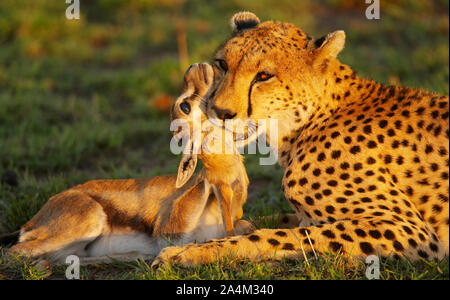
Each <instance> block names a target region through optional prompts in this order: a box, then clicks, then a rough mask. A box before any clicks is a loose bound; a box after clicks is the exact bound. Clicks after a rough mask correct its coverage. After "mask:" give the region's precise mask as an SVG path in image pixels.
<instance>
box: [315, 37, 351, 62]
mask: <svg viewBox="0 0 450 300" xmlns="http://www.w3.org/2000/svg"><path fill="white" fill-rule="evenodd" d="M344 45H345V32H344V31H343V30H338V31H335V32H332V33H329V34H327V36H324V37H321V38H320V39H317V40H315V41H314V46H315V47H316V49H315V50H314V52H316V53H317V54H318V56H319V57H320V58H322V59H327V58H336V57H337V56H338V54H339V53H340V52H341V51H342V49H344Z"/></svg>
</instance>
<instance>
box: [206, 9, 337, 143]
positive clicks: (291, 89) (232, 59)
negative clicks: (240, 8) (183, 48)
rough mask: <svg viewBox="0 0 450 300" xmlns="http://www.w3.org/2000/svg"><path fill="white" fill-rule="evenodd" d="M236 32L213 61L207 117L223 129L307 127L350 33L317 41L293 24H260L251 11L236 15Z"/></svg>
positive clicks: (234, 22)
mask: <svg viewBox="0 0 450 300" xmlns="http://www.w3.org/2000/svg"><path fill="white" fill-rule="evenodd" d="M231 27H232V31H233V33H232V36H231V37H230V38H229V39H228V40H227V41H226V42H225V43H224V44H223V46H222V47H221V48H220V49H219V50H218V51H217V53H216V55H215V57H214V73H215V80H214V86H213V88H211V89H210V95H209V96H208V97H209V101H208V104H207V108H206V111H207V115H208V117H209V118H210V119H214V120H215V122H216V124H218V125H222V126H223V125H224V124H225V121H226V120H229V119H233V120H234V119H239V120H240V121H243V122H244V123H246V122H248V121H250V120H252V121H254V123H256V121H257V120H259V119H266V120H268V119H278V126H279V127H283V126H288V125H286V124H285V123H286V122H291V121H292V120H296V121H297V122H299V123H301V122H305V121H306V119H307V118H308V114H310V113H311V111H312V110H313V109H314V106H316V105H318V103H317V102H318V101H320V100H319V99H318V98H319V97H315V96H318V95H320V93H321V90H323V86H322V83H323V72H324V71H323V70H324V69H326V65H328V64H329V63H331V62H332V61H333V60H336V56H337V55H338V53H339V52H340V51H341V50H342V49H343V47H344V43H345V33H344V32H343V31H336V32H333V33H330V34H328V35H326V36H325V37H323V38H320V39H316V40H314V39H312V38H310V37H309V36H308V35H307V34H305V33H304V32H303V31H302V30H301V29H300V28H298V27H296V26H294V25H292V24H288V23H281V22H273V21H267V22H263V23H261V22H260V21H259V19H258V17H257V16H256V15H254V14H253V13H250V12H241V13H237V14H236V15H234V16H233V17H232V19H231ZM300 126H301V124H299V126H298V127H297V128H299V127H300ZM262 132H264V129H263V131H262ZM247 140H248V135H247Z"/></svg>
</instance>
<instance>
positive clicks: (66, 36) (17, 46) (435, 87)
mask: <svg viewBox="0 0 450 300" xmlns="http://www.w3.org/2000/svg"><path fill="white" fill-rule="evenodd" d="M361 3H363V2H362V1H352V0H345V1H339V0H327V1H313V0H309V1H289V0H259V1H256V0H255V1H245V0H230V1H228V0H227V1H214V2H211V1H206V0H192V1H183V0H170V1H156V0H147V1H127V0H115V1H107V0H98V1H83V2H82V7H81V13H82V19H81V20H79V21H67V20H66V19H65V18H64V12H65V8H66V5H65V3H64V1H52V0H41V1H38V2H36V1H31V2H30V1H26V0H19V1H17V0H2V1H1V2H0V177H2V178H3V179H2V180H1V183H0V234H2V233H6V232H10V231H13V230H17V229H18V228H20V226H21V225H23V224H24V223H25V222H26V221H27V220H28V219H30V218H31V217H32V216H33V215H34V214H35V213H36V212H37V211H38V210H39V208H40V207H41V206H42V205H43V204H44V203H45V201H47V199H48V198H49V197H50V196H52V195H54V194H56V193H58V192H60V191H62V190H64V189H67V188H69V187H71V186H74V185H76V184H79V183H82V182H84V181H87V180H91V179H96V178H132V177H133V178H139V177H140V178H142V177H149V176H155V175H161V174H169V173H175V172H176V169H177V163H178V159H179V158H178V157H176V156H175V155H172V154H171V153H170V150H169V146H168V145H169V141H170V136H171V133H170V131H169V120H168V112H167V111H166V110H164V109H161V108H158V99H160V97H161V96H164V95H169V96H170V97H172V98H173V97H176V95H177V94H178V93H179V91H180V89H181V85H182V74H183V71H184V69H183V68H184V66H180V62H179V59H178V48H177V43H176V38H175V36H176V24H177V22H179V21H180V20H183V21H184V22H185V24H186V28H185V32H186V36H187V46H188V50H189V63H193V62H198V61H209V60H210V58H211V57H212V55H213V53H214V51H215V49H217V47H218V46H219V45H220V43H221V42H222V41H223V40H224V39H225V38H226V37H227V36H228V34H229V25H228V20H229V18H230V17H231V15H232V14H233V13H235V12H237V11H241V10H250V11H253V12H255V13H256V14H257V15H258V16H259V17H260V18H261V19H262V20H267V19H276V20H282V21H288V22H292V23H294V24H296V25H298V26H300V27H302V28H303V29H304V30H305V31H306V32H308V33H310V34H311V35H312V36H314V37H320V36H322V35H324V34H327V33H328V32H330V31H333V30H337V29H343V30H345V31H346V33H347V44H346V48H345V50H344V52H343V53H342V55H341V56H340V57H341V59H342V61H343V62H345V63H347V64H349V65H351V66H352V68H354V69H355V70H356V71H358V73H359V74H361V75H362V76H366V77H371V78H373V79H375V80H377V81H380V82H383V83H391V84H402V85H408V86H412V87H418V88H422V89H427V90H430V91H435V92H438V93H442V94H447V95H448V93H449V85H448V80H449V57H448V53H449V39H448V34H449V22H448V8H449V7H448V2H447V1H444V0H442V1H429V2H428V1H406V0H397V1H382V11H381V20H376V21H369V20H366V19H365V17H364V10H365V5H364V4H361ZM257 159H258V157H256V156H248V157H247V162H246V166H247V169H248V173H249V177H250V180H251V185H250V193H249V201H248V203H247V204H246V205H245V207H244V211H245V216H246V218H251V219H258V218H260V217H261V216H265V215H271V214H277V213H280V212H289V211H290V208H289V205H288V204H287V201H285V200H284V196H283V193H282V191H281V188H280V185H281V176H282V170H281V169H280V167H278V166H259V165H258V161H257ZM11 172H13V173H15V174H16V175H17V178H18V185H17V186H11V185H10V184H8V182H9V183H13V182H11V181H10V180H7V178H6V177H5V176H4V175H5V174H7V173H9V174H11ZM266 225H267V226H268V227H275V226H276V224H273V223H271V222H267V224H266ZM4 250H5V249H2V251H4ZM235 264H237V267H236V265H235ZM364 270H365V266H364V264H357V265H351V264H347V263H346V262H344V261H343V260H342V258H340V257H339V256H327V257H324V258H320V259H318V260H312V261H309V262H305V261H284V262H281V263H277V264H272V263H270V264H269V263H259V264H254V263H249V262H236V261H234V260H232V259H231V258H229V259H228V260H225V261H222V262H220V263H214V264H210V265H206V266H202V267H198V268H194V269H185V268H181V267H178V266H172V267H171V268H168V269H161V270H158V271H154V270H151V269H150V268H149V266H148V264H147V263H145V262H136V263H132V264H120V263H118V264H114V265H110V266H103V265H102V266H92V267H86V268H83V269H82V276H83V278H86V279H89V278H109V279H115V278H117V279H118V278H123V279H364V278H365V276H364ZM63 274H64V271H63V268H56V269H55V270H54V274H53V275H51V276H50V278H59V277H63ZM2 277H3V278H18V279H41V278H47V276H46V275H45V274H40V272H39V270H37V269H36V268H35V267H34V266H33V265H32V264H31V263H30V262H26V261H22V262H21V263H20V264H19V265H10V264H9V263H7V262H5V260H4V256H3V255H1V256H0V279H1V278H2ZM381 278H383V279H448V278H449V276H448V260H445V261H443V262H441V263H439V264H438V263H427V262H415V263H409V262H401V263H399V262H396V261H383V264H382V272H381Z"/></svg>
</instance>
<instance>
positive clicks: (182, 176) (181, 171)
mask: <svg viewBox="0 0 450 300" xmlns="http://www.w3.org/2000/svg"><path fill="white" fill-rule="evenodd" d="M196 167H197V155H195V154H192V153H189V154H182V155H181V160H180V164H179V165H178V174H177V182H176V183H175V187H176V188H177V189H178V188H181V187H182V186H183V185H185V184H186V182H188V180H189V179H190V178H191V177H192V174H194V171H195V168H196Z"/></svg>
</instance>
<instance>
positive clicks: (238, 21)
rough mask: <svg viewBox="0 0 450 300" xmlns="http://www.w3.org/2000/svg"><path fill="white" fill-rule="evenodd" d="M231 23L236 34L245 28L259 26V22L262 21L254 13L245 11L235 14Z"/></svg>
mask: <svg viewBox="0 0 450 300" xmlns="http://www.w3.org/2000/svg"><path fill="white" fill-rule="evenodd" d="M230 23H231V30H232V31H233V33H234V34H236V33H239V32H242V31H244V30H247V29H251V28H254V27H256V26H258V24H259V23H261V22H260V21H259V18H258V17H257V16H256V15H255V14H254V13H251V12H248V11H243V12H239V13H237V14H235V15H234V16H233V17H232V18H231V22H230Z"/></svg>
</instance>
